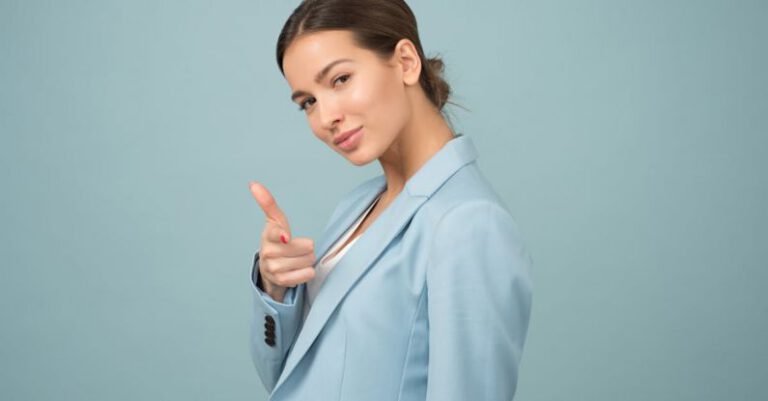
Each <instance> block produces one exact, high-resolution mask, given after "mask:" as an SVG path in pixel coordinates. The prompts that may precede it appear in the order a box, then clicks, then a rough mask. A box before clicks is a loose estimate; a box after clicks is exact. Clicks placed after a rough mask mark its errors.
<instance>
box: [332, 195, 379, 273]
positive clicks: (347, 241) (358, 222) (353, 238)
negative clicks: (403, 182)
mask: <svg viewBox="0 0 768 401" xmlns="http://www.w3.org/2000/svg"><path fill="white" fill-rule="evenodd" d="M383 194H384V192H381V193H380V194H379V196H377V197H376V199H374V200H373V202H371V204H370V205H369V206H368V208H367V209H366V210H365V212H363V214H362V215H361V216H359V217H358V219H357V220H355V228H354V229H353V231H352V234H350V236H349V237H348V238H346V239H345V240H344V244H343V245H342V246H340V247H338V248H336V249H335V250H334V251H333V254H332V255H329V256H326V257H324V258H323V259H322V260H321V261H320V263H321V264H325V263H328V261H329V260H331V259H333V258H335V257H336V256H337V255H338V254H339V252H341V251H342V250H344V249H345V248H346V247H348V246H350V245H351V244H352V243H353V242H354V241H356V240H357V239H358V238H360V236H361V235H363V233H364V232H362V233H360V234H358V235H357V236H355V235H354V234H355V233H356V232H357V230H358V229H359V228H360V226H362V225H363V222H365V219H366V218H367V217H368V215H370V214H371V211H372V210H373V208H374V207H376V204H378V203H379V200H380V199H381V197H382V195H383ZM350 228H351V227H350ZM348 231H349V228H347V231H345V232H348Z"/></svg>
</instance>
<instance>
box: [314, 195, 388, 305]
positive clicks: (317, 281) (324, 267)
mask: <svg viewBox="0 0 768 401" xmlns="http://www.w3.org/2000/svg"><path fill="white" fill-rule="evenodd" d="M382 194H383V192H382ZM382 194H379V196H378V197H376V200H374V201H373V202H371V205H370V206H368V209H366V210H365V211H364V212H363V213H362V214H361V215H360V217H358V218H357V220H355V222H354V223H352V225H351V226H350V227H349V228H348V229H347V231H345V232H344V234H343V235H342V236H341V237H340V238H339V240H338V241H336V243H334V244H333V245H332V246H331V247H330V249H328V252H327V253H326V254H325V255H323V257H322V258H321V259H320V261H319V262H318V263H317V265H316V266H315V278H313V279H312V280H310V281H307V286H306V289H307V293H306V297H305V301H304V311H303V312H304V319H306V318H307V315H308V314H309V309H310V308H311V307H312V302H313V301H314V300H315V297H316V296H317V292H318V291H320V286H321V285H322V284H323V281H325V278H326V277H328V275H329V274H330V273H331V270H333V268H334V267H336V264H337V263H339V260H341V258H342V257H343V256H344V254H345V253H347V251H349V248H351V247H352V245H353V244H354V243H355V242H356V241H357V240H358V239H360V235H358V236H357V237H355V239H353V240H352V241H350V242H349V244H347V245H346V246H345V247H344V248H342V249H340V250H339V252H338V253H337V254H335V255H333V257H331V258H329V257H328V255H330V254H332V253H333V252H335V251H336V250H337V249H339V247H340V246H341V244H343V243H344V242H346V241H347V239H348V238H349V237H350V236H351V235H352V233H354V232H355V230H357V226H359V225H360V223H362V222H363V220H364V219H365V216H367V215H368V213H369V212H370V211H371V209H373V206H374V205H376V203H377V202H378V201H379V199H380V198H381V195H382Z"/></svg>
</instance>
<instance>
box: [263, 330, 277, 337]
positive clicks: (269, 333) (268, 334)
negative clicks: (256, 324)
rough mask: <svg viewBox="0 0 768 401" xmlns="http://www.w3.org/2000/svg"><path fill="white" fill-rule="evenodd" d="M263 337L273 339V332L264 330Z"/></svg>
mask: <svg viewBox="0 0 768 401" xmlns="http://www.w3.org/2000/svg"><path fill="white" fill-rule="evenodd" d="M264 335H265V336H267V337H269V338H275V332H274V331H271V330H264Z"/></svg>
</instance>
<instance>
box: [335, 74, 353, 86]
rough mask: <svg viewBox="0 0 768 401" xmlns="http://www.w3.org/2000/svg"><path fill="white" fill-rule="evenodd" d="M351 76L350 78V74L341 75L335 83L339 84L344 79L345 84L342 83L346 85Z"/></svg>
mask: <svg viewBox="0 0 768 401" xmlns="http://www.w3.org/2000/svg"><path fill="white" fill-rule="evenodd" d="M349 76H350V74H344V75H339V77H338V78H336V79H334V80H333V83H334V84H335V83H336V82H339V81H340V80H342V79H343V80H344V82H342V83H346V82H347V81H349Z"/></svg>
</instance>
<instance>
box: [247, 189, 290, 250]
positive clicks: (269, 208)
mask: <svg viewBox="0 0 768 401" xmlns="http://www.w3.org/2000/svg"><path fill="white" fill-rule="evenodd" d="M249 187H250V189H251V195H253V198H254V199H256V202H258V204H259V206H260V207H261V210H262V211H264V214H265V215H266V217H267V219H270V220H272V221H275V222H277V223H279V224H280V225H282V226H283V227H285V229H286V230H288V233H287V234H288V236H289V237H290V227H289V225H288V219H287V218H285V215H284V214H283V211H282V210H281V209H280V207H279V206H278V205H277V201H275V197H274V196H272V194H271V193H270V192H269V190H267V188H266V187H264V186H263V185H261V184H260V183H258V182H256V181H251V182H250V186H249ZM287 239H290V238H287Z"/></svg>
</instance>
